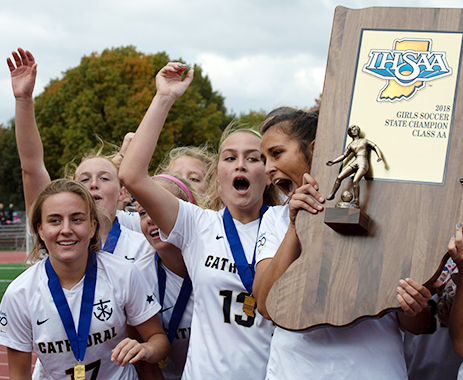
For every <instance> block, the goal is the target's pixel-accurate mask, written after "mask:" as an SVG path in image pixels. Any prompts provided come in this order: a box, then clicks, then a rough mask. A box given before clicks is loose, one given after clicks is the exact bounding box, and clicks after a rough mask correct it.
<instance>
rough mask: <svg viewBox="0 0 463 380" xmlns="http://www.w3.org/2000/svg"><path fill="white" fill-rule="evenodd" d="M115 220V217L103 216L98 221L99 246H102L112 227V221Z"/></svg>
mask: <svg viewBox="0 0 463 380" xmlns="http://www.w3.org/2000/svg"><path fill="white" fill-rule="evenodd" d="M115 220H116V215H115V214H114V215H112V216H111V215H110V216H108V217H106V216H103V217H102V218H101V221H100V239H101V245H104V243H105V241H106V239H107V237H108V234H109V231H111V227H112V226H113V223H114V221H115Z"/></svg>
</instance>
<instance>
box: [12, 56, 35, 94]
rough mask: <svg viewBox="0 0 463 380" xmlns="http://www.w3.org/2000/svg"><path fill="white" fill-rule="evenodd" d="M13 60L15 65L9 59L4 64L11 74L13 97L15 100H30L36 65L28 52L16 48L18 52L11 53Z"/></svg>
mask: <svg viewBox="0 0 463 380" xmlns="http://www.w3.org/2000/svg"><path fill="white" fill-rule="evenodd" d="M13 59H14V62H15V63H13V61H12V60H11V58H7V60H6V63H7V64H8V68H9V69H10V73H11V83H12V86H13V93H14V96H15V98H16V99H18V98H30V97H32V92H33V91H34V86H35V78H36V76H37V64H36V63H35V59H34V56H33V55H32V53H31V52H30V51H28V50H26V51H24V50H23V49H21V48H18V52H15V51H14V52H13Z"/></svg>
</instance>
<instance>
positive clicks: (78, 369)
mask: <svg viewBox="0 0 463 380" xmlns="http://www.w3.org/2000/svg"><path fill="white" fill-rule="evenodd" d="M74 379H75V380H83V379H85V366H84V365H83V364H80V360H79V363H78V364H77V365H75V366H74Z"/></svg>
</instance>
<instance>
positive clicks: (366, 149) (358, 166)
mask: <svg viewBox="0 0 463 380" xmlns="http://www.w3.org/2000/svg"><path fill="white" fill-rule="evenodd" d="M347 134H348V135H349V136H350V137H352V142H351V143H350V144H349V145H348V146H347V148H346V150H345V151H344V153H343V154H342V155H341V156H339V157H338V158H336V159H334V160H333V161H328V162H327V163H326V165H328V166H332V165H333V164H335V163H337V162H341V161H344V160H345V159H346V158H347V157H348V156H349V155H350V154H351V153H352V154H353V155H354V159H353V160H352V161H350V162H349V164H348V165H347V166H346V167H345V168H344V169H343V170H342V171H341V173H339V175H338V177H337V178H336V182H335V183H334V186H333V190H331V193H330V195H328V196H327V197H326V199H328V200H331V199H334V195H335V194H336V191H338V189H339V187H340V186H341V182H342V181H343V179H345V178H346V177H348V176H350V175H351V174H352V173H355V174H354V178H353V193H354V197H353V199H352V201H351V202H350V203H351V204H352V206H353V207H355V208H359V192H360V188H359V182H360V180H361V179H362V177H363V176H364V175H365V174H366V173H367V172H368V169H369V167H370V164H369V156H370V150H374V151H375V153H376V155H377V156H378V162H380V161H382V160H383V158H382V156H381V152H380V150H379V149H378V148H377V146H376V144H375V143H373V142H371V141H369V140H367V139H364V138H360V128H359V127H358V126H357V125H351V126H350V127H349V128H347Z"/></svg>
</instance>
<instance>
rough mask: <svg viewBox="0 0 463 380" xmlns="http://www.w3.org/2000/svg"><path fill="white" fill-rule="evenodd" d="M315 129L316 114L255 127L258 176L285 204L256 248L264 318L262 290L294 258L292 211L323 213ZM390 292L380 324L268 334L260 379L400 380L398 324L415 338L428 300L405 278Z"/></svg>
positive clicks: (268, 219) (266, 224)
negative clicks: (392, 298) (258, 131)
mask: <svg viewBox="0 0 463 380" xmlns="http://www.w3.org/2000/svg"><path fill="white" fill-rule="evenodd" d="M317 122H318V116H317V115H316V114H313V113H307V112H303V111H294V112H288V113H285V114H282V115H278V116H275V117H274V118H272V119H270V120H268V121H267V122H265V123H264V125H263V128H262V133H263V138H262V144H261V148H262V155H263V156H264V160H265V168H266V172H267V174H268V175H269V176H270V179H271V180H272V182H273V183H274V184H275V185H276V186H278V187H279V188H280V189H281V190H282V191H283V192H284V193H285V194H286V195H287V196H288V197H290V202H289V204H288V205H285V206H277V207H272V209H271V210H269V211H268V212H267V213H266V214H265V215H264V218H263V221H262V225H261V228H260V232H259V238H260V239H261V240H259V241H262V244H261V245H260V246H259V248H258V253H257V266H256V278H255V282H254V294H255V295H256V299H257V301H258V309H259V311H260V312H261V313H262V315H264V316H266V317H267V318H268V314H267V310H266V308H265V301H266V298H267V295H268V292H269V290H270V288H271V287H272V285H273V284H274V283H275V281H276V280H277V279H278V278H279V277H280V276H281V275H282V274H283V273H284V272H285V270H286V269H287V268H288V267H289V265H291V263H293V262H294V261H295V260H296V259H297V258H298V257H299V255H300V252H301V247H300V243H299V239H298V237H297V235H296V228H295V218H296V214H297V211H298V210H299V209H305V210H307V211H308V212H310V213H314V214H315V213H317V212H318V211H321V210H322V209H323V207H322V206H321V204H320V203H323V202H324V199H323V197H321V195H320V194H319V193H318V191H317V190H318V185H317V183H316V181H315V180H314V179H313V178H312V177H311V176H310V174H309V173H310V168H311V163H312V154H313V148H314V145H315V132H316V128H317ZM264 239H265V241H264ZM397 292H398V295H397V299H398V301H399V304H400V306H401V307H402V309H403V312H399V313H397V314H396V313H389V314H387V315H385V316H384V317H382V318H380V319H368V320H364V321H362V322H359V323H357V324H356V325H354V326H350V327H346V328H336V327H322V328H320V329H317V330H314V331H309V332H298V331H288V330H284V329H282V328H279V327H276V328H275V333H274V336H273V338H272V343H271V352H270V358H269V363H268V367H267V377H266V379H268V380H270V379H272V380H273V379H278V380H283V379H306V378H307V379H309V378H310V379H355V378H357V379H367V378H368V379H370V378H373V377H374V378H375V379H385V380H386V379H387V380H391V379H400V380H403V379H407V371H406V366H405V360H404V354H403V347H402V338H401V334H400V331H399V325H400V326H401V327H402V328H404V329H407V330H409V331H412V332H414V333H419V332H420V330H421V331H423V330H424V329H425V324H426V323H427V322H428V321H429V318H428V317H429V309H428V308H427V301H428V300H429V299H430V297H431V293H430V292H429V290H428V289H426V288H425V287H423V286H421V285H420V284H418V283H416V282H415V281H413V280H411V279H406V280H400V281H399V286H398V288H397ZM418 314H419V316H418ZM415 316H416V317H415ZM421 318H422V319H421Z"/></svg>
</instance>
